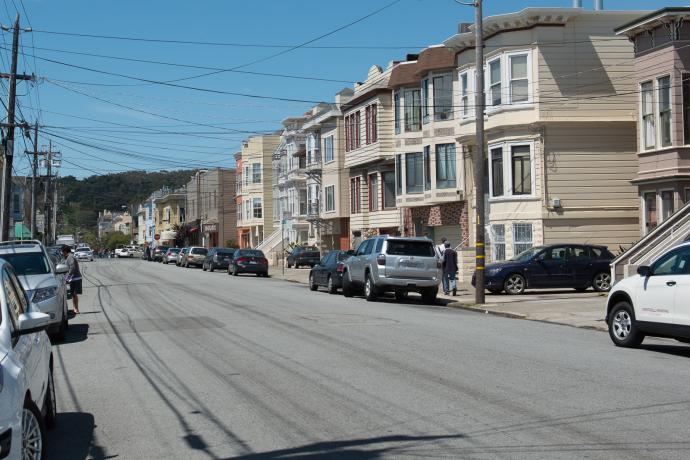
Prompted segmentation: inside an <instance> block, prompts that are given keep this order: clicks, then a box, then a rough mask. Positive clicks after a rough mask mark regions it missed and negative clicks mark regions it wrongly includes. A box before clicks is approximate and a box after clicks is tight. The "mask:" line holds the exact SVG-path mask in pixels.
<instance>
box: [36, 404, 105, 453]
mask: <svg viewBox="0 0 690 460" xmlns="http://www.w3.org/2000/svg"><path fill="white" fill-rule="evenodd" d="M95 427H96V424H95V421H94V418H93V415H91V414H87V413H84V412H62V413H58V415H57V425H56V427H55V429H54V430H50V431H48V436H47V450H48V459H69V460H83V459H86V458H89V459H94V460H97V459H101V460H103V459H106V458H114V456H109V457H107V456H106V455H105V451H104V450H103V449H102V448H101V447H100V446H97V445H94V444H93V430H94V428H95Z"/></svg>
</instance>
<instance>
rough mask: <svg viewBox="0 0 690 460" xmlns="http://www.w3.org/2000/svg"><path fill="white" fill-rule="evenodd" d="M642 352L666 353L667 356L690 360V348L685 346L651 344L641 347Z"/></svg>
mask: <svg viewBox="0 0 690 460" xmlns="http://www.w3.org/2000/svg"><path fill="white" fill-rule="evenodd" d="M640 348H641V349H642V350H647V351H653V352H655V353H664V354H667V355H675V356H680V357H682V358H690V346H688V345H685V344H678V345H657V344H649V345H645V344H642V345H640Z"/></svg>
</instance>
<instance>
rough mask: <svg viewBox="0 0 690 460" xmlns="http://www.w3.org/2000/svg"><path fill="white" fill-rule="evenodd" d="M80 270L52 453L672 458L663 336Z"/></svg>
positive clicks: (266, 286) (676, 419) (686, 373)
mask: <svg viewBox="0 0 690 460" xmlns="http://www.w3.org/2000/svg"><path fill="white" fill-rule="evenodd" d="M82 271H83V272H84V275H85V281H84V290H85V291H84V295H83V297H82V299H81V311H82V314H81V315H79V316H77V317H76V318H74V319H73V320H72V322H71V326H70V328H71V329H70V333H69V336H68V342H67V343H65V344H61V345H58V346H56V347H55V348H56V350H55V352H56V387H57V397H58V410H59V412H60V415H59V417H58V425H59V427H58V428H57V429H56V430H55V431H53V432H51V433H50V435H49V438H48V442H49V449H50V453H49V458H52V459H84V458H96V459H110V458H117V459H153V458H160V459H177V458H180V459H206V458H211V459H215V458H235V459H283V458H285V459H288V458H289V459H311V458H328V459H336V460H337V459H354V458H357V459H379V458H438V457H440V458H548V459H553V458H626V459H629V458H636V459H638V458H688V456H690V450H688V449H690V440H689V439H688V431H689V428H690V420H689V418H688V416H687V414H688V410H690V394H689V392H690V386H689V385H688V382H690V349H689V348H688V347H687V346H684V345H682V344H678V343H677V342H671V341H657V342H653V343H652V342H650V343H651V345H647V346H646V348H645V349H642V350H624V349H618V348H615V347H614V346H613V345H612V344H611V342H610V340H609V338H608V336H607V335H606V334H605V333H602V332H597V331H590V330H584V329H577V328H572V327H567V326H559V325H553V324H545V323H539V322H531V321H524V320H517V319H509V318H501V317H494V316H490V315H483V314H477V313H473V312H467V311H461V310H455V309H450V308H445V307H443V306H436V307H428V306H424V305H422V304H421V303H415V302H414V301H410V302H409V303H407V304H399V303H396V302H394V301H392V300H390V301H388V300H384V301H381V302H376V303H368V302H366V301H365V300H364V299H362V298H354V299H345V298H344V297H342V296H340V295H338V296H334V295H329V294H327V293H325V292H310V291H309V290H308V288H307V287H306V286H304V285H300V284H295V283H289V282H285V281H280V280H276V279H264V278H255V277H253V276H240V277H231V276H228V275H227V274H226V273H224V272H215V273H208V272H203V271H201V270H200V269H184V268H177V267H175V266H174V265H167V266H166V265H162V264H156V263H151V262H143V261H140V260H103V261H100V260H99V261H96V262H93V263H82Z"/></svg>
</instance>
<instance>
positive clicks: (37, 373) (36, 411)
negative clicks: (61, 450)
mask: <svg viewBox="0 0 690 460" xmlns="http://www.w3.org/2000/svg"><path fill="white" fill-rule="evenodd" d="M0 277H2V287H0V458H11V459H22V458H26V459H28V458H31V459H42V458H45V456H46V446H47V443H46V432H45V430H46V427H47V428H52V427H53V426H55V421H56V414H57V410H56V400H55V385H54V381H53V365H52V363H53V357H52V349H51V345H50V340H49V339H48V336H47V335H46V332H45V328H46V327H48V325H49V324H50V316H49V315H47V314H45V313H41V312H38V311H32V309H31V308H30V303H29V301H28V297H27V296H26V294H25V292H24V291H23V289H22V287H21V283H20V282H19V280H18V279H17V277H16V275H15V273H14V270H13V269H12V267H11V265H10V264H9V263H8V262H6V261H0Z"/></svg>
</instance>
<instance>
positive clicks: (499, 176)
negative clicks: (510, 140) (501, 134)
mask: <svg viewBox="0 0 690 460" xmlns="http://www.w3.org/2000/svg"><path fill="white" fill-rule="evenodd" d="M489 153H490V155H491V158H490V165H489V168H490V172H491V196H492V197H499V196H503V194H504V185H503V147H496V148H493V149H491V150H490V151H489Z"/></svg>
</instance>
